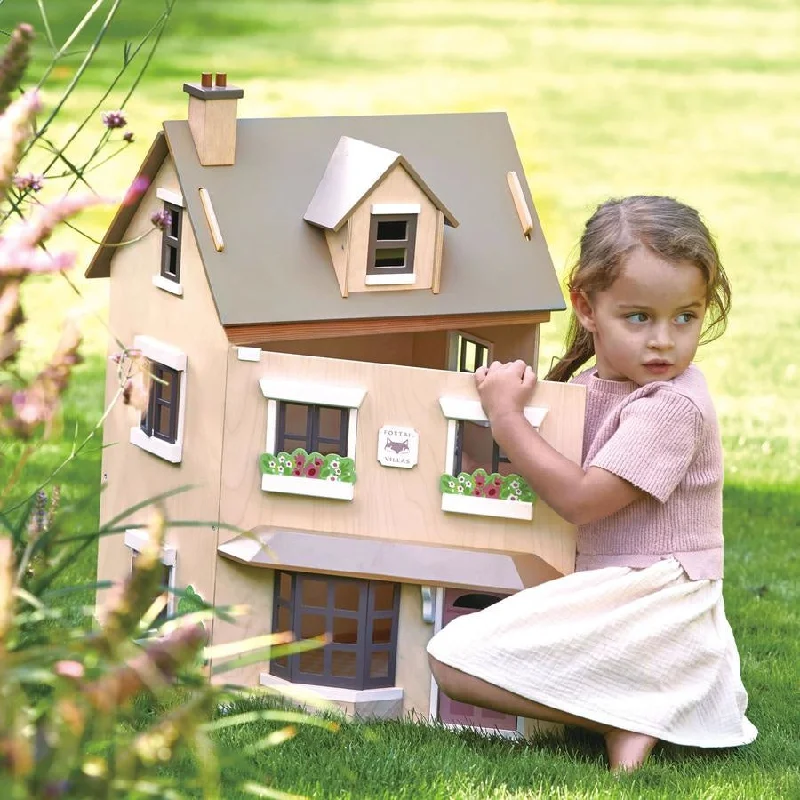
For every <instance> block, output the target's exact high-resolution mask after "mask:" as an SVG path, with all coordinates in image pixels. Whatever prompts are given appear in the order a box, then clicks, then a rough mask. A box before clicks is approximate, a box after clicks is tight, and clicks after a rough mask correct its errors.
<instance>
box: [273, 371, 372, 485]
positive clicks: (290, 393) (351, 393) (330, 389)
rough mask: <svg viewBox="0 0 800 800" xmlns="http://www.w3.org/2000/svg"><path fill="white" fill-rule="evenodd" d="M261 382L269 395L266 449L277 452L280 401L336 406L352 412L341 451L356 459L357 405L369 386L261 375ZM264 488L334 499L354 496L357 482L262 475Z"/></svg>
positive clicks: (358, 406) (359, 404) (348, 418)
mask: <svg viewBox="0 0 800 800" xmlns="http://www.w3.org/2000/svg"><path fill="white" fill-rule="evenodd" d="M259 386H260V387H261V392H262V394H263V395H264V397H266V398H267V436H266V444H265V452H267V453H275V445H276V441H277V426H278V402H279V401H284V402H288V403H300V404H303V405H321V406H334V407H337V408H346V409H348V410H349V412H350V413H349V414H348V415H347V453H342V454H341V455H344V456H346V457H347V458H352V459H353V461H354V462H355V460H356V434H357V431H358V409H359V408H360V407H361V404H362V403H363V402H364V397H365V396H366V394H367V390H366V389H362V388H359V387H352V386H335V385H332V384H326V383H314V382H306V381H289V380H283V379H279V378H262V379H261V380H260V381H259ZM261 489H262V491H264V492H280V493H283V494H299V495H306V496H308V497H324V498H328V499H331V500H352V499H353V497H354V494H355V492H354V489H355V485H354V484H352V483H344V482H342V481H323V480H320V479H319V478H302V477H298V476H295V475H262V476H261Z"/></svg>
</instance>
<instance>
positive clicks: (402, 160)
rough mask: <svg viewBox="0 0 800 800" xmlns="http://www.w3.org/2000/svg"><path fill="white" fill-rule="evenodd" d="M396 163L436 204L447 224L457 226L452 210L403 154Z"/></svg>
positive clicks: (452, 226)
mask: <svg viewBox="0 0 800 800" xmlns="http://www.w3.org/2000/svg"><path fill="white" fill-rule="evenodd" d="M397 163H398V164H400V165H401V166H402V167H403V168H404V169H405V171H406V172H407V173H408V174H409V175H410V176H411V177H412V178H413V179H414V181H415V182H416V184H417V186H419V188H420V189H422V191H423V192H425V194H426V195H427V197H428V199H429V200H430V201H431V202H432V203H433V204H434V205H435V206H436V208H438V209H439V211H441V212H442V213H443V214H444V221H445V223H446V224H447V225H449V226H450V227H451V228H457V227H458V226H459V222H458V220H457V219H456V218H455V216H454V215H453V212H452V211H450V209H449V208H447V206H446V205H445V204H444V203H443V202H442V201H441V200H440V199H439V198H438V197H437V196H436V195H435V194H434V192H433V190H432V189H431V187H430V186H428V184H427V183H425V181H424V180H422V177H421V176H420V174H419V173H418V172H417V171H416V170H415V169H414V167H412V166H411V164H409V163H408V160H407V159H406V158H405V157H404V156H402V155H401V156H400V158H399V159H398V160H397Z"/></svg>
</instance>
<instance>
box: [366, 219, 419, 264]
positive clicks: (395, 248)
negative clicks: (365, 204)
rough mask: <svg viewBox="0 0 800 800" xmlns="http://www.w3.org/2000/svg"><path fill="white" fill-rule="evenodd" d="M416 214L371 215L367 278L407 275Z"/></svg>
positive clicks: (412, 255) (411, 253) (410, 261)
mask: <svg viewBox="0 0 800 800" xmlns="http://www.w3.org/2000/svg"><path fill="white" fill-rule="evenodd" d="M416 238H417V214H373V215H372V217H371V221H370V229H369V252H368V255H367V259H368V260H367V275H369V276H380V275H411V274H413V272H414V245H415V242H416Z"/></svg>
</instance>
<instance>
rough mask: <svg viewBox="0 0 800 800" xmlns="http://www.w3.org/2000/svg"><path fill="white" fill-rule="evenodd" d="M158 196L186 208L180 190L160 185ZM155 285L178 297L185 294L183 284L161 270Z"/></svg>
mask: <svg viewBox="0 0 800 800" xmlns="http://www.w3.org/2000/svg"><path fill="white" fill-rule="evenodd" d="M156 197H157V198H158V199H159V200H161V201H162V202H164V203H171V204H172V205H174V206H179V207H180V208H183V209H185V208H186V203H185V202H184V201H183V195H182V194H181V193H180V192H173V191H172V190H171V189H164V188H163V187H161V186H159V187H158V188H157V189H156ZM159 264H160V262H159ZM153 286H157V287H158V288H159V289H162V290H163V291H165V292H169V293H170V294H174V295H177V296H178V297H182V296H183V286H182V285H181V284H180V283H178V282H177V281H171V280H169V279H168V278H165V277H164V276H163V275H161V273H160V271H159V272H158V273H157V274H155V275H153Z"/></svg>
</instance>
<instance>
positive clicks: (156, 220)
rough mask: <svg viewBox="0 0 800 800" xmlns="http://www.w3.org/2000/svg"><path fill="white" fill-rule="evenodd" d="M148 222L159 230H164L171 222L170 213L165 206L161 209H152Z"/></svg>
mask: <svg viewBox="0 0 800 800" xmlns="http://www.w3.org/2000/svg"><path fill="white" fill-rule="evenodd" d="M150 222H152V223H153V225H154V226H155V227H156V228H158V229H159V230H160V231H165V230H166V229H167V228H169V226H170V225H171V224H172V214H171V213H170V212H169V211H167V209H166V208H162V209H161V211H154V212H153V213H152V214H151V215H150Z"/></svg>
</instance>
